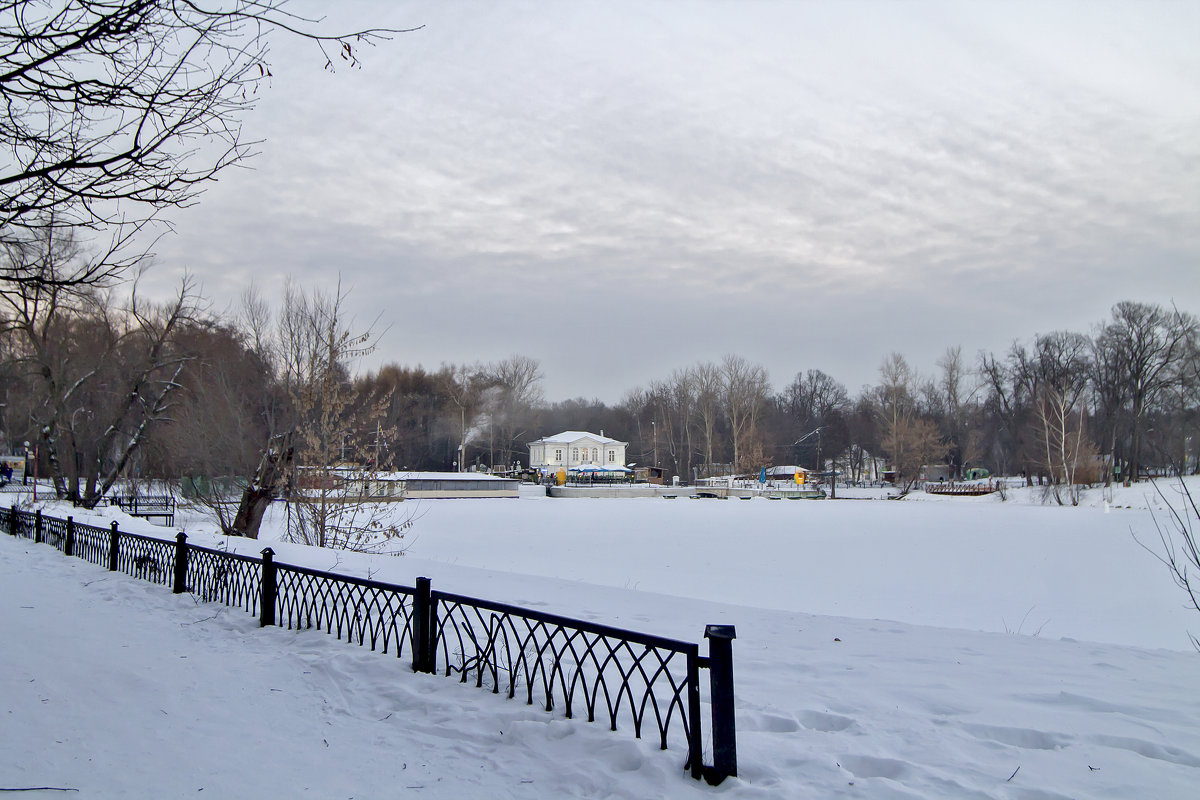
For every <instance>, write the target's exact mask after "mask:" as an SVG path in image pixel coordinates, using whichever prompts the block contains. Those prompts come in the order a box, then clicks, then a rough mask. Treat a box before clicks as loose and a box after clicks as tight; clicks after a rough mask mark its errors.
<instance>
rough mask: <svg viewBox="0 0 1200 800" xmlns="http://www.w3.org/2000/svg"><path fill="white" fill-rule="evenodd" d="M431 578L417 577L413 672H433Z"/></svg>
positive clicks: (414, 597) (414, 608) (414, 596)
mask: <svg viewBox="0 0 1200 800" xmlns="http://www.w3.org/2000/svg"><path fill="white" fill-rule="evenodd" d="M430 594H431V593H430V588H429V578H417V592H416V594H414V595H413V672H430V673H431V672H433V671H434V656H433V627H432V620H431V616H432V615H431V613H430V611H431V607H432V605H433V604H432V602H431V601H430Z"/></svg>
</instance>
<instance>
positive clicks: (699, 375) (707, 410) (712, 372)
mask: <svg viewBox="0 0 1200 800" xmlns="http://www.w3.org/2000/svg"><path fill="white" fill-rule="evenodd" d="M692 377H693V381H694V384H695V387H696V411H697V413H698V414H699V418H700V431H701V436H702V437H703V439H704V466H705V468H706V469H707V468H709V467H710V466H711V465H712V463H713V453H714V444H715V442H716V438H717V422H718V420H719V419H720V416H721V369H720V367H718V366H717V365H716V364H714V363H712V362H711V361H702V362H700V363H698V364H696V366H694V367H692Z"/></svg>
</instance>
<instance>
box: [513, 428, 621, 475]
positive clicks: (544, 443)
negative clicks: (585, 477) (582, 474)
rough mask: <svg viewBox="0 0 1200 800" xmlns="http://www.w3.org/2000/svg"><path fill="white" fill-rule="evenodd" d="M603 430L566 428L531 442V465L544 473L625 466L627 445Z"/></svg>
mask: <svg viewBox="0 0 1200 800" xmlns="http://www.w3.org/2000/svg"><path fill="white" fill-rule="evenodd" d="M628 444H629V442H619V441H617V440H616V439H610V438H608V437H607V436H605V435H604V431H600V433H598V434H596V433H589V432H587V431H563V432H562V433H559V434H555V435H554V436H545V437H543V438H541V439H538V440H537V441H534V442H530V443H529V466H530V468H532V469H537V470H541V471H543V472H557V471H558V470H560V469H571V468H572V467H581V466H584V465H585V464H593V465H595V466H597V467H623V466H625V446H626V445H628Z"/></svg>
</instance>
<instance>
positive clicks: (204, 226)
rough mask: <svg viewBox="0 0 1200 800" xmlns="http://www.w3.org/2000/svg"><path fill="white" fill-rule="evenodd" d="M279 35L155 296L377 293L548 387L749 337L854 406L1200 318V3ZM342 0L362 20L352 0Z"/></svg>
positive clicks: (833, 11) (393, 334)
mask: <svg viewBox="0 0 1200 800" xmlns="http://www.w3.org/2000/svg"><path fill="white" fill-rule="evenodd" d="M307 8H315V9H317V10H318V12H320V10H321V9H324V12H322V13H326V14H327V20H326V27H327V28H328V29H346V28H350V27H356V26H361V25H379V26H386V27H412V26H416V25H424V28H422V29H421V30H420V31H417V32H415V33H407V34H403V35H400V36H398V37H396V38H395V39H394V40H393V41H391V42H388V43H384V44H382V45H380V46H378V47H375V48H369V49H366V50H364V51H363V52H362V59H363V65H362V68H361V69H359V70H349V69H340V70H339V71H337V72H336V73H334V74H330V73H329V72H326V71H325V70H324V69H323V65H324V60H323V58H322V57H321V55H320V54H319V53H318V52H316V51H315V50H314V49H313V47H312V46H311V45H307V44H302V43H297V42H294V41H288V40H285V39H284V38H282V37H277V38H276V39H275V40H274V44H273V56H272V62H271V69H272V72H273V74H274V78H273V79H272V81H271V85H270V86H269V87H264V89H263V91H262V92H261V99H260V101H259V103H258V106H257V108H256V109H255V111H254V112H253V113H252V114H251V115H250V116H249V117H248V118H247V120H246V127H245V133H246V134H247V136H248V137H249V138H254V139H262V140H263V143H262V145H261V146H260V148H259V149H260V151H261V155H259V156H258V157H257V158H255V159H254V160H253V162H252V164H251V168H250V169H238V170H233V171H230V172H227V173H225V174H224V175H223V177H222V179H221V181H220V182H219V183H218V184H216V185H214V186H213V187H212V188H211V189H209V190H208V191H207V192H206V193H205V194H204V195H203V197H202V200H201V202H200V204H199V205H198V206H196V207H194V208H191V209H188V210H186V211H181V212H177V213H175V214H174V215H173V216H172V217H171V220H172V222H173V224H174V228H175V232H174V233H173V234H171V235H169V236H167V237H166V238H164V239H163V240H162V241H161V242H160V243H159V245H158V246H157V248H156V252H157V254H158V259H157V266H156V267H155V269H154V270H153V272H152V275H151V276H150V279H149V281H148V286H150V287H152V288H153V287H158V288H160V289H161V287H162V286H164V285H166V284H169V283H170V282H172V281H173V280H176V279H177V277H178V275H179V274H180V273H182V271H183V270H185V269H186V270H188V271H190V272H191V273H193V274H194V275H195V276H196V277H197V278H199V279H200V281H201V282H202V284H203V288H204V291H205V293H206V294H207V295H208V296H209V297H210V298H212V300H213V301H214V302H215V304H216V305H217V306H219V307H220V306H224V305H225V304H228V303H231V302H232V301H233V300H234V298H236V297H237V295H238V294H239V293H240V292H241V291H242V289H243V288H244V287H245V286H247V285H248V284H249V283H250V282H251V281H252V280H253V281H256V282H257V283H258V285H259V286H260V288H261V289H263V290H264V293H265V294H266V295H268V297H273V296H275V295H277V294H278V291H279V289H280V287H281V285H282V281H283V279H284V277H285V276H288V275H291V276H294V277H296V278H297V279H298V280H299V281H301V283H303V284H304V285H307V286H314V285H320V286H324V287H330V286H332V285H333V284H334V283H335V282H336V280H337V277H338V275H339V274H340V275H341V278H342V281H343V284H344V285H345V286H348V287H349V288H350V289H351V305H352V307H353V310H354V312H355V314H356V317H357V318H358V319H359V320H360V321H361V322H362V323H364V324H365V323H368V322H370V321H371V320H373V319H375V318H376V317H378V318H379V320H380V322H379V327H380V328H386V332H385V333H384V335H383V336H382V339H381V346H380V350H379V352H378V353H377V354H376V356H375V357H374V359H373V361H372V362H370V363H367V364H365V365H363V366H364V367H370V366H374V365H377V364H379V363H382V362H392V361H394V362H398V363H401V364H410V365H415V364H423V365H425V366H426V367H428V368H436V367H437V366H438V365H439V364H440V363H442V362H471V361H476V360H484V361H488V360H495V359H499V358H504V357H506V356H508V355H511V354H514V353H520V354H523V355H527V356H530V357H533V358H536V359H538V360H539V361H540V362H541V364H542V368H543V371H544V373H545V379H546V380H545V390H546V394H547V397H548V399H550V400H561V399H567V398H570V397H578V396H585V397H599V398H600V399H602V400H605V401H607V402H616V401H618V400H619V399H620V398H621V396H622V395H623V394H624V393H625V392H626V391H627V390H629V389H632V388H635V387H637V386H641V385H645V384H646V383H647V382H648V381H650V380H652V379H655V378H662V377H666V376H667V375H668V374H669V373H670V371H671V370H672V369H674V368H676V367H683V366H687V365H689V364H692V363H695V362H696V361H699V360H718V359H720V357H721V356H722V355H724V354H725V353H728V352H735V353H738V354H740V355H743V356H745V357H747V358H749V359H751V360H753V361H756V362H759V363H761V364H763V365H764V366H766V367H767V368H768V370H769V371H770V374H771V379H772V382H773V383H774V385H775V386H776V387H782V386H783V385H785V384H786V383H787V382H789V381H790V379H791V378H792V376H794V375H795V374H796V373H797V372H799V371H803V370H807V369H810V368H818V369H821V370H824V371H825V372H827V373H829V374H830V375H832V376H833V377H835V378H837V379H838V380H840V381H842V382H843V383H845V384H847V386H848V387H849V389H850V390H851V392H852V393H853V392H855V391H857V389H858V388H859V387H860V386H861V385H863V384H864V383H871V382H874V381H875V380H876V379H877V368H878V366H879V363H880V361H881V360H882V358H883V357H884V356H885V355H886V354H887V353H888V352H890V351H893V350H895V351H898V352H901V353H903V354H904V355H905V356H907V358H908V359H909V361H910V362H911V363H912V364H913V365H914V366H916V367H917V368H918V369H920V370H922V371H926V372H932V371H933V370H934V365H935V362H936V360H937V359H938V357H939V356H940V355H941V354H942V352H943V351H944V350H945V349H946V348H947V347H948V346H952V345H960V346H962V348H963V351H964V354H966V355H968V356H970V357H972V358H973V357H974V354H975V353H976V352H977V351H978V350H980V349H987V350H994V351H1000V350H1004V349H1006V348H1007V347H1008V345H1009V344H1010V343H1011V342H1012V341H1013V340H1014V339H1022V340H1025V339H1028V338H1030V337H1032V336H1033V335H1034V334H1035V333H1046V332H1049V331H1052V330H1057V329H1064V328H1067V329H1073V330H1081V331H1088V330H1089V329H1090V326H1091V325H1093V324H1094V323H1096V322H1099V321H1101V320H1102V319H1103V318H1104V317H1106V316H1107V314H1108V311H1109V308H1110V307H1111V306H1112V305H1113V304H1114V303H1115V302H1117V301H1119V300H1124V299H1133V300H1140V301H1145V302H1154V303H1169V302H1172V301H1174V302H1176V303H1177V304H1178V305H1179V306H1180V307H1181V308H1182V309H1184V310H1188V311H1192V312H1200V47H1198V46H1197V42H1198V41H1200V3H1195V2H1169V3H1152V2H1128V3H1109V4H1106V3H1098V2H1085V3H1068V2H1054V3H1029V4H1018V3H1011V2H1003V3H1001V2H994V3H982V2H972V3H962V2H952V3H933V2H886V3H885V2H877V3H871V2H832V1H831V2H768V1H766V0H763V1H762V2H753V1H750V2H732V1H731V0H713V1H712V2H703V1H702V0H674V1H673V2H655V1H654V0H637V1H636V2H625V0H604V2H594V3H592V2H553V3H551V2H529V3H516V2H511V3H508V2H479V3H474V2H463V1H462V0H456V2H452V3H447V2H383V1H382V0H381V1H380V2H361V3H344V4H337V5H327V4H306V3H300V4H297V5H296V6H295V9H296V10H297V11H304V10H305V9H307ZM331 9H332V10H331Z"/></svg>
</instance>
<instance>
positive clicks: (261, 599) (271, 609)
mask: <svg viewBox="0 0 1200 800" xmlns="http://www.w3.org/2000/svg"><path fill="white" fill-rule="evenodd" d="M260 583H261V586H260V587H259V591H258V627H260V628H265V627H267V626H268V625H274V624H275V595H276V591H277V585H276V578H275V551H274V550H272V549H271V548H269V547H268V548H266V549H264V550H263V551H262V579H261V581H260Z"/></svg>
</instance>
